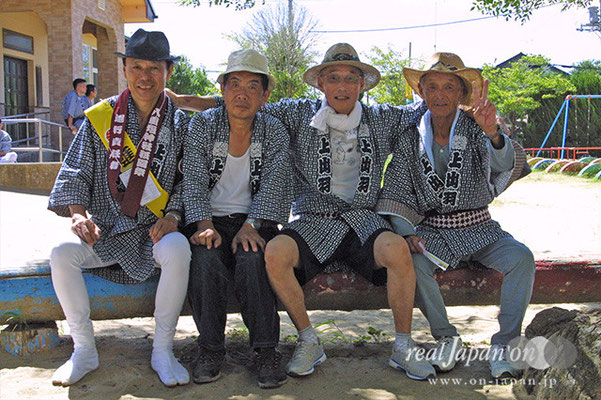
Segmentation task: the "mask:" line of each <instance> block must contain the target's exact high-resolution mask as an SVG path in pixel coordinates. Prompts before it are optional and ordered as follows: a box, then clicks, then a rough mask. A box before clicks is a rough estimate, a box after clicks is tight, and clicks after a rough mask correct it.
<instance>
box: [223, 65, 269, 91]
mask: <svg viewBox="0 0 601 400" xmlns="http://www.w3.org/2000/svg"><path fill="white" fill-rule="evenodd" d="M232 72H252V73H253V74H260V75H265V76H266V77H267V90H269V91H270V92H271V91H272V90H273V89H275V78H274V77H273V75H271V74H266V73H265V72H263V71H259V70H257V69H253V68H244V67H242V66H240V67H234V68H232V69H229V70H227V71H225V72H222V73H221V74H219V76H218V77H217V83H220V84H222V85H223V78H224V77H225V76H226V75H227V74H231V73H232Z"/></svg>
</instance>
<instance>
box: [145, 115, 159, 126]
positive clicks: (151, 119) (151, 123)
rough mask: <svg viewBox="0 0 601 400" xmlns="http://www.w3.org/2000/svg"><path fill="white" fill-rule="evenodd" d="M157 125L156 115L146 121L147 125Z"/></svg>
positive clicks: (157, 118)
mask: <svg viewBox="0 0 601 400" xmlns="http://www.w3.org/2000/svg"><path fill="white" fill-rule="evenodd" d="M158 123H159V117H157V116H156V115H153V116H152V117H150V119H149V120H148V125H158Z"/></svg>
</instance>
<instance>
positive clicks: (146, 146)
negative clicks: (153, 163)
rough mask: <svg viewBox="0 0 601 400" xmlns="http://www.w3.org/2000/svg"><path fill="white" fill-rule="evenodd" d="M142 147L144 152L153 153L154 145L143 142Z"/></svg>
mask: <svg viewBox="0 0 601 400" xmlns="http://www.w3.org/2000/svg"><path fill="white" fill-rule="evenodd" d="M140 147H142V149H143V150H146V151H152V143H149V142H147V141H143V142H142V144H141V145H140Z"/></svg>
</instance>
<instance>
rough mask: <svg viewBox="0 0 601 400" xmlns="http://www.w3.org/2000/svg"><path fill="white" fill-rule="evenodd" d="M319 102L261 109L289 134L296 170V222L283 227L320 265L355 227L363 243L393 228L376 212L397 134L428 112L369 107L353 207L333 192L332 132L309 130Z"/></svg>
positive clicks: (362, 127) (362, 132)
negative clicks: (294, 234) (297, 237)
mask: <svg viewBox="0 0 601 400" xmlns="http://www.w3.org/2000/svg"><path fill="white" fill-rule="evenodd" d="M320 106H321V100H306V99H305V100H294V99H284V100H281V101H279V102H278V103H275V104H267V105H265V106H264V107H263V108H262V110H263V111H264V112H266V113H269V114H271V115H273V116H275V117H277V118H278V119H279V120H280V121H282V123H283V124H284V125H285V126H286V128H287V129H288V132H289V134H290V153H291V158H292V168H293V172H294V175H293V176H294V182H293V197H294V201H293V205H292V213H293V214H294V215H295V217H296V218H297V219H296V220H294V221H292V222H291V223H289V224H288V225H287V226H286V227H285V228H289V229H293V230H294V231H296V232H298V233H299V234H300V235H301V236H302V237H303V239H304V240H305V241H306V243H307V245H308V246H309V248H310V249H311V251H312V252H313V254H314V255H315V256H316V257H317V259H318V260H319V261H320V262H325V261H327V260H328V258H329V257H331V256H332V254H333V253H334V251H335V250H336V248H337V247H338V246H339V245H340V243H341V242H342V240H343V239H344V237H345V236H346V234H347V233H348V232H349V231H350V230H351V229H352V230H353V231H354V232H356V234H357V236H359V239H360V240H361V243H362V244H363V243H365V242H366V241H367V239H368V238H369V237H370V236H371V235H372V234H373V233H374V232H376V231H377V230H379V229H382V228H385V229H390V225H389V224H388V222H387V221H386V220H385V219H384V218H382V217H381V216H380V215H378V214H376V213H375V211H374V210H375V207H376V202H377V199H378V195H379V193H380V183H381V180H382V171H383V168H384V162H385V161H386V158H387V156H388V155H389V154H390V153H391V148H392V143H393V138H394V136H395V135H396V134H397V133H398V132H399V131H400V130H401V129H403V128H404V127H406V126H407V125H408V124H409V123H410V122H411V121H413V120H414V119H416V118H418V117H419V116H420V115H421V114H423V113H424V112H425V111H426V108H425V106H421V107H419V105H417V106H411V107H392V106H387V105H380V106H372V107H368V106H365V105H362V107H363V111H362V116H361V122H360V125H359V129H358V135H357V137H358V141H359V147H360V149H361V162H360V165H359V166H358V168H360V175H359V181H358V183H357V188H356V191H355V196H354V199H353V202H352V203H350V204H349V203H347V202H345V201H344V200H342V199H341V198H339V197H337V196H335V195H334V194H332V149H331V145H330V134H329V131H327V130H326V131H318V130H317V129H315V128H313V127H311V126H310V123H311V120H312V118H313V116H314V115H315V114H316V113H317V111H318V110H319V108H320Z"/></svg>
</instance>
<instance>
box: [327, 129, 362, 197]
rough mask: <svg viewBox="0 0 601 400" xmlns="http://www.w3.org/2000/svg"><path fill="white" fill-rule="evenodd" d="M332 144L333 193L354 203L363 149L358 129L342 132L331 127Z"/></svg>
mask: <svg viewBox="0 0 601 400" xmlns="http://www.w3.org/2000/svg"><path fill="white" fill-rule="evenodd" d="M330 142H331V145H332V193H334V194H335V195H336V196H338V197H340V198H341V199H342V200H344V201H346V202H347V203H352V202H353V198H354V197H355V191H356V190H357V182H358V181H359V164H360V162H361V151H360V150H359V141H358V140H357V129H356V128H355V129H351V130H350V131H346V132H342V131H339V130H336V129H334V128H331V127H330Z"/></svg>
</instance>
